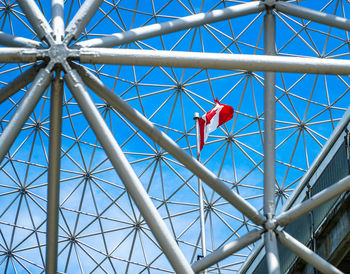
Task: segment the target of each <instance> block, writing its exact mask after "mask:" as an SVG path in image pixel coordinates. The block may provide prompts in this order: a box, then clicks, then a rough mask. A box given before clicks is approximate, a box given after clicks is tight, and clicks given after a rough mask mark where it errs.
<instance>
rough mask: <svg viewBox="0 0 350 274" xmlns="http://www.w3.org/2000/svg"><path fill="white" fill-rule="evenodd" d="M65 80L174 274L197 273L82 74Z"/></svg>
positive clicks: (75, 73)
mask: <svg viewBox="0 0 350 274" xmlns="http://www.w3.org/2000/svg"><path fill="white" fill-rule="evenodd" d="M64 79H65V81H66V83H67V86H68V88H69V89H70V90H71V92H72V94H73V96H74V98H75V99H76V101H77V102H78V104H79V106H80V108H81V110H82V112H83V114H84V116H85V117H86V119H87V121H88V123H89V125H90V126H91V128H92V130H93V131H94V133H95V135H96V137H97V139H98V140H99V142H100V143H101V145H102V147H103V149H104V151H105V153H106V154H107V156H108V159H109V160H110V161H111V163H112V165H113V167H114V168H115V170H116V171H117V173H118V175H119V177H120V179H121V180H122V181H123V183H124V185H125V187H126V189H127V191H128V192H129V193H130V195H131V196H132V198H133V200H134V202H135V204H136V205H137V207H138V209H139V211H140V212H141V214H142V216H143V217H144V218H145V221H146V222H147V224H148V226H149V227H150V229H151V231H152V233H153V235H154V236H155V238H156V239H157V241H158V243H159V245H160V246H161V248H162V250H163V252H164V254H165V255H166V257H167V258H168V260H169V261H170V263H171V265H172V266H173V268H174V270H175V271H176V273H184V274H185V273H193V271H192V268H191V266H190V264H189V263H188V262H187V260H186V258H185V256H184V255H183V254H182V252H181V250H180V248H179V246H178V245H177V243H176V241H175V240H174V238H173V237H172V235H171V234H170V232H169V230H168V228H167V226H166V224H165V223H164V221H163V219H162V217H161V216H160V215H159V213H158V211H157V209H156V207H155V206H154V205H153V203H152V201H151V198H150V197H149V196H148V194H147V192H146V190H145V189H144V188H143V186H142V184H141V182H140V180H139V178H138V177H137V175H136V174H135V172H134V170H133V169H132V167H131V165H130V163H129V162H128V160H127V159H126V157H125V155H124V153H123V151H122V150H121V149H120V147H119V145H118V143H117V141H116V140H115V138H114V136H113V134H112V133H111V131H110V129H109V128H108V126H107V124H106V122H105V121H104V119H103V118H102V116H101V114H100V113H99V111H98V110H97V108H96V106H95V104H94V102H93V101H92V99H91V97H90V95H89V93H88V92H87V90H86V89H85V87H84V86H83V82H82V80H81V78H80V76H79V74H78V73H77V72H76V71H75V70H71V71H69V72H68V73H67V74H66V75H65V77H64Z"/></svg>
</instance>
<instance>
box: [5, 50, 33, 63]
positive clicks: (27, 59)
mask: <svg viewBox="0 0 350 274" xmlns="http://www.w3.org/2000/svg"><path fill="white" fill-rule="evenodd" d="M38 52H39V51H38V50H37V49H28V48H0V63H31V62H35V61H37V60H38V58H37V54H38Z"/></svg>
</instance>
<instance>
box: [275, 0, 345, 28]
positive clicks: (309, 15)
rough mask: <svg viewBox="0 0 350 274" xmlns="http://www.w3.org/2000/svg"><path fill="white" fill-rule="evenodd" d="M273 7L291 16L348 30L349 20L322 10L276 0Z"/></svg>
mask: <svg viewBox="0 0 350 274" xmlns="http://www.w3.org/2000/svg"><path fill="white" fill-rule="evenodd" d="M275 8H276V10H278V11H280V12H283V13H286V14H289V15H292V16H296V17H299V18H303V19H307V20H311V21H314V22H317V23H320V24H325V25H327V26H331V27H336V28H340V29H343V30H349V31H350V20H349V19H346V18H343V17H339V16H335V15H332V14H327V13H324V12H320V11H316V10H312V9H308V8H305V7H301V6H297V5H293V4H289V3H286V2H282V1H276V3H275Z"/></svg>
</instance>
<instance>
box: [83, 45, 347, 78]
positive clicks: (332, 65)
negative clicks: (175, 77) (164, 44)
mask: <svg viewBox="0 0 350 274" xmlns="http://www.w3.org/2000/svg"><path fill="white" fill-rule="evenodd" d="M79 60H80V62H81V63H90V64H116V65H135V66H164V67H181V68H183V67H186V68H206V69H222V70H247V71H275V72H296V73H315V74H343V75H348V74H350V60H345V59H325V58H309V57H282V56H264V55H251V54H224V53H200V52H183V51H162V50H154V51H153V50H134V49H105V48H94V49H90V48H82V49H80V58H79Z"/></svg>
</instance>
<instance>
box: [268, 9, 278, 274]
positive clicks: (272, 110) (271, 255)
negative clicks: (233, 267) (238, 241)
mask: <svg viewBox="0 0 350 274" xmlns="http://www.w3.org/2000/svg"><path fill="white" fill-rule="evenodd" d="M275 33H276V22H275V15H273V14H272V10H271V9H267V10H266V14H265V16H264V54H265V55H270V56H272V55H275ZM275 82H276V80H275V73H274V72H265V73H264V215H265V217H266V219H267V222H268V223H271V222H272V219H273V217H274V215H275V172H276V171H275V117H276V106H275ZM264 243H265V250H266V261H267V269H268V272H269V273H271V274H279V273H280V272H281V271H280V265H279V257H278V249H277V240H276V235H275V233H274V231H273V226H272V227H267V231H266V233H265V235H264Z"/></svg>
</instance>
